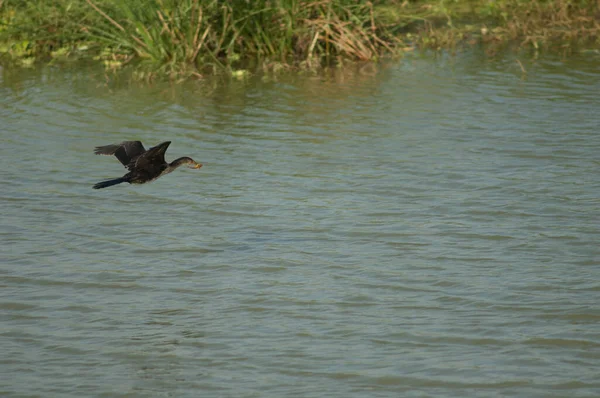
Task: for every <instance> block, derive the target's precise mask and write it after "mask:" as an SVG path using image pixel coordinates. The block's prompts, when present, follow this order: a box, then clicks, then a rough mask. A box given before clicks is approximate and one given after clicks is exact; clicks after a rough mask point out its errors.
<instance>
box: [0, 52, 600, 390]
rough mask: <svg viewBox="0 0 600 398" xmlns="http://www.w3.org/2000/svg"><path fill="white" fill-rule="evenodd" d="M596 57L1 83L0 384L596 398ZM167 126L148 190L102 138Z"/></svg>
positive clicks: (59, 76) (69, 73)
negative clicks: (177, 81)
mask: <svg viewBox="0 0 600 398" xmlns="http://www.w3.org/2000/svg"><path fill="white" fill-rule="evenodd" d="M597 61H598V60H597V59H585V58H573V59H570V60H559V59H554V58H546V59H544V60H538V61H535V62H530V63H525V66H526V68H527V74H526V75H524V74H523V73H522V71H521V68H520V67H519V66H518V64H517V63H516V62H515V61H514V59H511V58H510V57H507V58H505V59H501V60H494V61H490V60H489V59H483V58H480V57H479V56H478V54H477V53H475V52H474V53H472V54H464V55H461V56H460V57H458V58H446V57H440V58H439V59H431V58H428V57H419V56H413V57H411V58H409V59H406V60H404V61H403V62H402V63H400V64H390V65H385V66H383V67H381V68H379V69H374V68H373V67H372V66H368V67H360V68H357V69H356V70H354V71H350V72H339V71H338V72H335V73H331V74H330V75H322V76H279V77H277V78H272V79H261V78H260V77H256V78H253V79H250V80H248V81H242V82H239V81H232V82H225V83H223V82H221V83H220V84H219V85H215V84H214V83H212V82H208V81H207V82H199V83H193V84H189V85H185V86H170V85H155V86H150V87H140V86H131V85H126V86H125V85H124V86H119V85H114V84H109V85H106V84H103V83H102V81H101V80H99V79H98V78H97V77H96V76H95V73H97V72H96V71H94V70H85V69H77V70H58V69H46V70H44V71H20V72H15V71H9V70H2V74H1V75H0V134H1V135H0V137H1V139H2V145H1V146H0V158H1V159H2V171H1V172H0V181H1V183H2V187H3V189H2V191H1V193H0V198H1V200H0V210H1V211H2V214H3V218H2V220H3V222H2V224H1V228H0V234H1V236H2V237H1V239H2V251H1V252H0V273H1V275H2V279H1V280H2V282H1V283H2V289H0V308H1V309H2V312H1V313H2V330H1V331H0V343H1V345H2V348H3V352H4V355H3V358H2V362H1V365H0V372H1V373H2V374H3V375H4V376H5V377H3V378H2V380H3V381H2V382H0V392H1V393H2V395H3V396H25V395H41V396H73V397H81V396H95V395H98V396H111V397H112V396H161V395H172V396H178V397H179V396H190V397H192V396H198V394H199V393H200V394H202V395H203V396H231V397H234V396H235V397H250V396H254V397H282V396H302V397H324V396H327V397H364V396H390V397H392V396H398V394H401V395H402V396H445V397H446V396H447V397H450V396H454V397H465V396H491V395H499V396H522V397H533V396H539V397H552V396H556V397H563V396H566V395H573V396H590V397H591V396H597V395H599V393H600V383H599V382H598V381H597V380H598V374H597V366H596V364H597V363H598V360H599V359H600V354H599V352H600V351H599V350H598V348H600V334H599V333H598V327H597V325H598V321H599V320H600V313H599V312H598V309H597V308H598V306H597V303H598V294H599V292H600V282H599V280H600V263H599V262H600V260H599V259H600V249H598V244H597V242H598V240H599V239H600V233H599V232H598V225H599V223H600V201H599V199H598V198H599V196H600V182H599V180H598V167H599V166H600V160H599V159H600V158H599V155H598V154H599V153H600V136H599V135H598V133H597V132H598V126H599V125H600V116H599V114H598V112H597V109H598V108H599V106H600V99H598V95H597V93H598V92H599V90H600V73H599V71H598V69H597V65H598V63H597ZM125 139H139V140H142V141H143V142H144V144H145V145H146V146H152V145H155V144H157V143H159V142H161V141H165V140H171V141H173V143H172V144H171V146H170V148H169V150H168V151H167V160H173V159H175V158H177V157H180V156H191V157H193V158H194V159H196V160H198V161H200V162H202V163H204V165H205V166H204V167H203V168H202V169H201V170H193V171H190V170H187V169H183V170H177V171H176V172H174V173H173V174H170V175H168V176H166V177H164V178H161V179H160V180H158V181H156V182H153V183H151V184H147V185H141V186H130V185H120V186H115V187H111V188H107V189H105V190H101V191H94V190H92V189H91V186H92V185H93V184H94V183H95V182H97V181H101V180H103V179H106V178H112V177H117V176H120V175H122V174H123V173H124V169H123V168H122V167H121V165H120V164H119V163H118V162H117V161H116V160H115V159H112V158H108V157H97V156H94V155H93V148H94V147H95V146H97V145H105V144H109V143H113V142H119V141H122V140H125Z"/></svg>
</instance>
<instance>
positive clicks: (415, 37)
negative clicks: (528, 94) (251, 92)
mask: <svg viewBox="0 0 600 398" xmlns="http://www.w3.org/2000/svg"><path fill="white" fill-rule="evenodd" d="M599 34H600V0H587V1H586V0H531V1H529V0H466V1H462V0H433V1H424V0H413V1H408V0H404V1H401V0H381V1H377V0H373V1H356V0H252V1H248V0H226V1H217V0H204V1H201V0H54V1H47V0H29V1H22V0H0V57H1V60H2V62H3V63H4V64H5V65H7V64H12V65H18V66H23V67H28V66H31V65H34V64H36V63H43V62H51V63H57V62H72V61H73V60H95V61H97V62H102V63H103V64H104V66H105V67H106V68H107V69H109V70H120V69H123V68H125V67H131V68H133V70H134V71H135V73H134V74H135V76H137V77H138V78H142V79H154V78H161V77H163V78H171V79H186V78H190V77H202V76H203V75H205V74H207V73H219V72H225V73H229V74H231V75H233V76H243V75H244V74H246V73H247V71H248V70H257V69H263V70H271V71H278V70H282V69H292V68H297V69H318V68H321V67H324V66H332V65H338V66H339V65H343V64H344V63H347V62H353V61H376V60H378V59H380V58H382V57H386V56H397V55H400V54H402V52H404V51H409V50H412V49H414V48H430V49H435V50H443V49H457V48H462V47H463V46H470V45H477V44H483V45H484V46H486V49H487V50H488V51H489V52H490V53H493V52H494V51H497V49H499V48H502V47H504V46H507V45H509V44H510V45H513V44H516V45H517V46H518V48H521V49H533V50H541V49H547V48H553V49H557V50H559V51H563V52H571V51H579V50H581V49H588V50H594V51H595V50H596V49H597V48H600V36H599Z"/></svg>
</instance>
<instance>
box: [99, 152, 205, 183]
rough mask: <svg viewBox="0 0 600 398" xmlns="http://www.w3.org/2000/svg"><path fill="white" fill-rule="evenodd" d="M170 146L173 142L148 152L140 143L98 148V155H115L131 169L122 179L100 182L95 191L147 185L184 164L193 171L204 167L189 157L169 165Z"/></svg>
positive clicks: (176, 160)
mask: <svg viewBox="0 0 600 398" xmlns="http://www.w3.org/2000/svg"><path fill="white" fill-rule="evenodd" d="M169 144H171V141H165V142H163V143H162V144H158V145H157V146H155V147H153V148H150V149H148V150H145V149H144V146H143V145H142V143H141V142H140V141H124V142H121V143H120V144H112V145H105V146H98V147H96V149H95V150H94V153H95V154H96V155H115V156H116V157H117V159H119V162H121V163H123V166H125V167H127V169H129V173H127V174H125V175H124V176H123V177H121V178H115V179H114V180H107V181H102V182H99V183H97V184H96V185H94V189H100V188H106V187H110V186H113V185H117V184H120V183H122V182H128V183H130V184H145V183H147V182H150V181H154V180H156V179H157V178H158V177H161V176H163V175H165V174H168V173H170V172H172V171H173V170H175V169H176V168H178V167H179V166H183V165H184V164H186V165H188V167H189V168H191V169H199V168H200V167H202V164H200V163H197V162H196V161H194V160H193V159H192V158H188V157H187V156H186V157H182V158H179V159H175V160H174V161H172V162H171V163H167V162H166V161H165V152H166V150H167V148H168V147H169Z"/></svg>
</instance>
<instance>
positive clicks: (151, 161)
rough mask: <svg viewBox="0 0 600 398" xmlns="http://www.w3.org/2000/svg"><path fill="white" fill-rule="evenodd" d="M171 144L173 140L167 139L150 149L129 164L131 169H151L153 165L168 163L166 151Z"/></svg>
mask: <svg viewBox="0 0 600 398" xmlns="http://www.w3.org/2000/svg"><path fill="white" fill-rule="evenodd" d="M170 144H171V141H165V142H163V143H161V144H158V145H157V146H155V147H152V148H150V149H148V150H147V151H146V152H144V153H143V155H141V156H139V157H138V158H137V159H135V160H134V161H133V162H132V164H130V165H129V166H128V168H129V170H133V169H136V170H143V169H149V168H150V167H152V166H162V165H163V164H165V163H166V161H165V152H166V151H167V148H168V147H169V145H170Z"/></svg>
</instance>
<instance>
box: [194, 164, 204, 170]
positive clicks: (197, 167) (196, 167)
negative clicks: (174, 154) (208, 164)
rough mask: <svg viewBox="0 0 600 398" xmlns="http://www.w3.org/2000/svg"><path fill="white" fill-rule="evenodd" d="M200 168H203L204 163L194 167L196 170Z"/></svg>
mask: <svg viewBox="0 0 600 398" xmlns="http://www.w3.org/2000/svg"><path fill="white" fill-rule="evenodd" d="M200 167H202V163H196V165H195V166H194V168H195V169H199V168H200Z"/></svg>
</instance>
